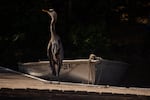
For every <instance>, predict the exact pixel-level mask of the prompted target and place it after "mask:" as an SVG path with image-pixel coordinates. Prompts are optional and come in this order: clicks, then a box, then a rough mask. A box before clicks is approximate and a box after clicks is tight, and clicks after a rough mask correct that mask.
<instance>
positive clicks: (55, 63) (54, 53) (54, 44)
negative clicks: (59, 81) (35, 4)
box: [42, 9, 64, 77]
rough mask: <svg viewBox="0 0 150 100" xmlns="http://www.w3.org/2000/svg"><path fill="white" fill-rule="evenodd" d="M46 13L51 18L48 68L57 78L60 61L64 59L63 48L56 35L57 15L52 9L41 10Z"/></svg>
mask: <svg viewBox="0 0 150 100" xmlns="http://www.w3.org/2000/svg"><path fill="white" fill-rule="evenodd" d="M42 11H43V12H46V13H47V14H48V15H49V16H50V17H51V23H50V32H51V39H50V41H49V43H48V47H47V56H48V58H49V61H50V67H51V69H52V74H53V75H55V76H57V77H59V72H60V69H61V66H62V60H63V58H64V56H63V54H64V51H63V46H62V43H61V39H60V37H59V36H58V35H57V34H56V31H55V23H56V21H57V13H56V12H55V11H54V10H53V9H49V10H42Z"/></svg>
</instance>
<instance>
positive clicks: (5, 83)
mask: <svg viewBox="0 0 150 100" xmlns="http://www.w3.org/2000/svg"><path fill="white" fill-rule="evenodd" d="M0 89H25V90H26V89H31V90H34V89H36V90H46V91H55V90H56V91H61V92H64V93H65V91H66V93H70V91H71V94H72V92H74V93H79V94H80V93H81V94H82V93H83V94H90V93H91V94H92V93H95V94H121V95H140V96H148V97H149V96H150V88H125V87H113V86H102V85H90V84H75V83H66V82H60V83H57V82H56V83H55V82H50V81H47V80H43V79H40V78H36V77H32V76H30V75H26V74H23V73H20V72H15V71H13V70H10V69H6V68H4V67H0ZM68 91H69V92H68ZM86 92H87V93H86Z"/></svg>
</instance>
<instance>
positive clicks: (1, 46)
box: [0, 0, 150, 87]
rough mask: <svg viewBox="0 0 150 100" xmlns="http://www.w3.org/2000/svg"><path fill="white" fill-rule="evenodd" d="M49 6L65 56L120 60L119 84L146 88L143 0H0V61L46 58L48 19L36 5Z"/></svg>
mask: <svg viewBox="0 0 150 100" xmlns="http://www.w3.org/2000/svg"><path fill="white" fill-rule="evenodd" d="M49 8H53V9H55V11H56V12H57V13H58V20H57V23H56V32H57V34H59V35H60V37H61V39H62V42H63V46H64V51H65V59H77V58H88V56H89V54H90V53H94V54H96V55H97V56H101V57H102V58H104V59H110V60H118V61H123V62H126V63H129V64H130V65H131V66H130V67H129V70H128V72H127V75H126V77H125V79H124V83H123V84H126V85H129V86H136V87H150V79H149V76H150V47H149V44H150V42H149V34H150V1H149V0H97V1H96V0H1V1H0V65H2V66H5V67H9V68H12V69H15V70H17V67H16V66H17V63H18V62H29V61H38V60H39V59H40V60H47V56H46V48H47V44H48V41H49V38H50V32H49V22H50V20H51V19H50V18H49V16H48V15H47V14H45V13H43V12H42V11H41V10H42V9H49Z"/></svg>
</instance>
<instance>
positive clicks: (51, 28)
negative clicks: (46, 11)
mask: <svg viewBox="0 0 150 100" xmlns="http://www.w3.org/2000/svg"><path fill="white" fill-rule="evenodd" d="M50 32H51V37H52V38H53V37H55V36H56V31H55V21H54V20H52V21H51V24H50Z"/></svg>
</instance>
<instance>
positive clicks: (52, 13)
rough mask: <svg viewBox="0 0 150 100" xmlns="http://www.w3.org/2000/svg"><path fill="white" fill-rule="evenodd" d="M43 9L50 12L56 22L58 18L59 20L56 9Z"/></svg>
mask: <svg viewBox="0 0 150 100" xmlns="http://www.w3.org/2000/svg"><path fill="white" fill-rule="evenodd" d="M42 11H43V12H46V13H48V14H49V15H50V16H51V18H52V20H53V21H55V22H56V20H57V13H56V12H55V10H54V9H49V10H44V9H43V10H42Z"/></svg>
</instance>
